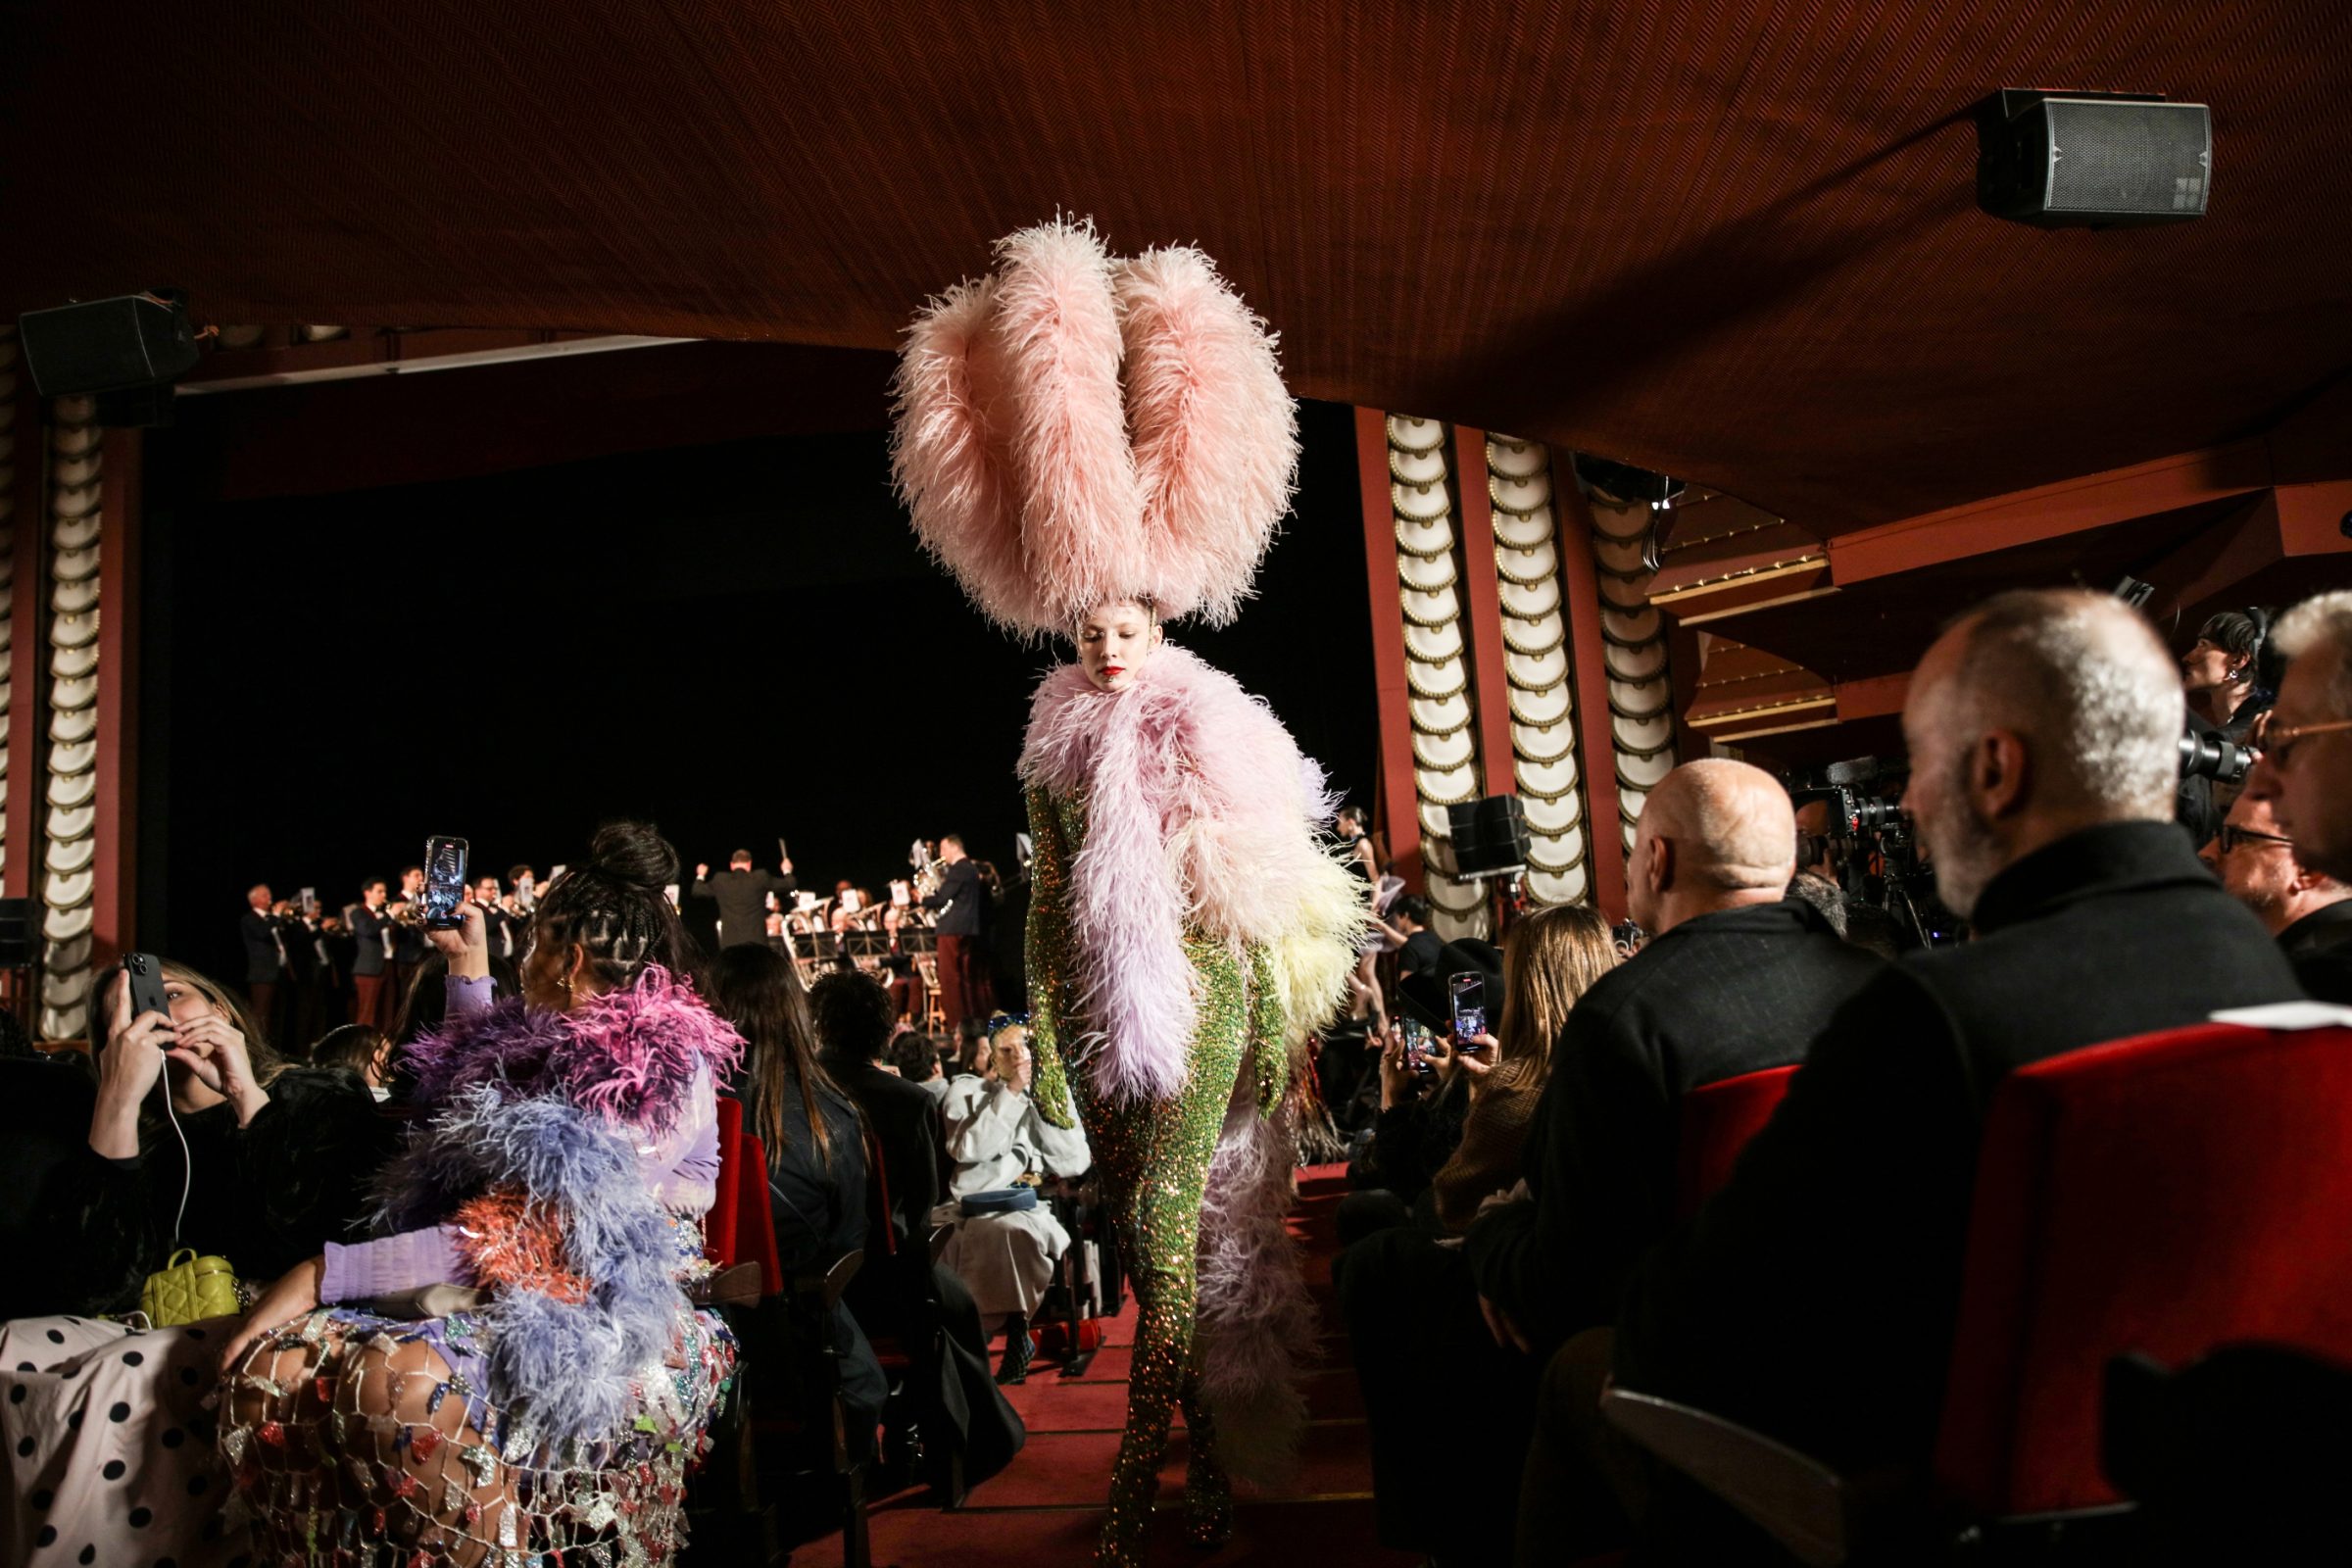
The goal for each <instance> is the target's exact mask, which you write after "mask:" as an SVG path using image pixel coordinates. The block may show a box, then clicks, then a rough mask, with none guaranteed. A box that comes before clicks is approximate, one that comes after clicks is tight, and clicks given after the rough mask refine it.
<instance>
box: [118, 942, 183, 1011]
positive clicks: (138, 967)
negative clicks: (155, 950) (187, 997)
mask: <svg viewBox="0 0 2352 1568" xmlns="http://www.w3.org/2000/svg"><path fill="white" fill-rule="evenodd" d="M123 983H124V984H125V985H127V986H129V987H130V1015H131V1016H132V1017H133V1018H136V1017H137V1016H139V1014H141V1013H143V1012H160V1013H162V1014H163V1015H164V1016H165V1017H167V1018H169V1017H171V1016H172V1003H171V999H169V998H168V997H166V996H165V995H164V965H163V961H162V960H161V959H159V958H157V957H156V956H155V955H154V954H152V953H125V954H124V955H123Z"/></svg>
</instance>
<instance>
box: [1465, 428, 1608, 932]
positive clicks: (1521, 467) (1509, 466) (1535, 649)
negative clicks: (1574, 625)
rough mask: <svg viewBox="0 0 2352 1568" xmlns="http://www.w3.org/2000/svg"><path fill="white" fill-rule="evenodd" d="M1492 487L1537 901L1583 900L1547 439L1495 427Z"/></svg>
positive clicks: (1585, 875)
mask: <svg viewBox="0 0 2352 1568" xmlns="http://www.w3.org/2000/svg"><path fill="white" fill-rule="evenodd" d="M1487 495H1488V498H1489V499H1490V500H1492V501H1493V502H1494V504H1495V586H1496V588H1497V589H1498V590H1499V592H1500V594H1501V598H1502V646H1503V650H1504V653H1503V669H1504V673H1505V674H1506V675H1507V676H1508V677H1509V683H1510V703H1511V770H1512V776H1513V778H1514V779H1515V780H1516V782H1517V784H1518V788H1519V799H1520V802H1521V804H1522V806H1523V807H1524V808H1525V809H1526V811H1527V831H1528V837H1529V848H1528V857H1527V859H1528V875H1527V891H1528V894H1529V896H1530V897H1531V898H1533V899H1534V900H1535V901H1536V902H1537V903H1538V904H1578V903H1584V902H1586V901H1587V900H1588V899H1589V898H1590V895H1591V883H1592V874H1591V870H1590V867H1588V865H1587V864H1586V859H1585V792H1584V781H1583V779H1582V777H1581V776H1580V775H1579V774H1578V772H1577V758H1576V698H1575V694H1574V689H1573V688H1572V687H1571V685H1570V684H1569V671H1568V617H1567V613H1566V610H1565V608H1564V607H1563V606H1562V604H1561V587H1560V558H1559V542H1558V539H1557V537H1556V535H1555V530H1554V527H1553V524H1552V515H1551V454H1550V452H1549V450H1548V449H1546V448H1545V447H1544V444H1543V443H1542V442H1540V441H1522V440H1520V439H1519V438H1518V437H1516V436H1508V435H1495V434H1494V433H1492V432H1490V433H1489V434H1488V436H1487Z"/></svg>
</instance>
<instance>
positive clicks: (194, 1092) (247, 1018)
mask: <svg viewBox="0 0 2352 1568" xmlns="http://www.w3.org/2000/svg"><path fill="white" fill-rule="evenodd" d="M163 987H164V997H165V1001H166V1005H167V1006H168V1007H169V1009H170V1010H169V1012H168V1014H167V1013H156V1012H147V1013H140V1014H138V1015H136V1016H133V1015H132V1013H131V1010H130V1007H131V1005H130V989H129V987H128V986H127V985H126V984H124V983H123V978H122V972H121V971H120V970H119V969H117V970H111V971H109V972H108V973H106V974H105V975H103V976H101V977H100V981H99V984H98V986H97V987H96V988H95V989H94V992H93V997H94V1004H93V1013H94V1016H95V1019H96V1021H97V1022H98V1023H99V1024H100V1025H101V1026H102V1027H104V1029H105V1031H106V1038H105V1043H104V1044H103V1045H102V1046H101V1047H100V1048H99V1052H98V1061H97V1069H98V1088H97V1094H96V1096H95V1097H94V1103H93V1102H90V1101H85V1102H84V1103H85V1105H88V1106H89V1109H88V1110H87V1113H86V1115H87V1119H86V1122H85V1124H84V1127H83V1129H82V1131H83V1133H84V1135H85V1137H86V1140H87V1142H86V1143H85V1144H84V1145H83V1147H82V1148H81V1149H80V1150H79V1151H77V1152H74V1155H73V1160H72V1162H71V1163H69V1164H68V1165H67V1166H66V1167H65V1168H64V1169H62V1170H60V1171H57V1172H54V1173H53V1181H52V1183H51V1186H50V1191H51V1192H52V1193H53V1194H54V1195H56V1196H59V1197H61V1198H62V1199H63V1200H64V1213H63V1214H62V1215H61V1216H59V1218H60V1220H61V1221H62V1222H63V1223H64V1224H66V1225H68V1226H70V1227H71V1228H72V1230H73V1233H74V1234H73V1242H72V1245H71V1247H70V1249H69V1250H68V1251H66V1252H65V1253H64V1254H62V1255H61V1256H60V1257H58V1258H56V1259H54V1260H49V1261H44V1262H43V1263H42V1264H41V1265H40V1266H37V1267H35V1266H32V1260H31V1259H20V1260H19V1261H20V1262H21V1263H23V1264H24V1265H25V1267H24V1268H23V1272H25V1273H27V1274H32V1275H37V1276H45V1277H46V1278H47V1280H48V1282H49V1283H50V1284H52V1285H54V1286H55V1287H57V1288H58V1289H59V1290H60V1291H61V1292H68V1293H75V1294H78V1296H79V1298H80V1299H78V1300H76V1301H73V1302H72V1303H71V1304H68V1303H67V1302H65V1301H61V1300H53V1301H52V1302H51V1303H50V1309H51V1310H57V1309H59V1308H60V1307H63V1308H64V1310H66V1311H68V1312H70V1313H72V1314H73V1315H71V1316H59V1317H26V1318H20V1319H18V1320H17V1321H15V1322H12V1323H9V1324H7V1325H6V1326H5V1327H4V1328H0V1355H4V1356H5V1360H4V1361H0V1364H4V1365H6V1366H8V1367H11V1368H13V1369H14V1370H13V1371H12V1372H10V1373H9V1374H7V1381H8V1383H9V1384H10V1386H11V1391H12V1392H11V1393H10V1394H9V1396H8V1397H7V1399H6V1400H5V1401H0V1442H5V1443H6V1445H7V1446H8V1449H9V1452H10V1453H11V1455H12V1459H11V1462H12V1463H13V1464H15V1465H16V1467H17V1469H16V1475H17V1477H18V1478H19V1482H20V1485H19V1487H18V1489H17V1496H18V1497H19V1498H21V1499H24V1500H25V1501H26V1502H27V1503H30V1502H32V1501H33V1500H34V1499H35V1498H36V1497H45V1498H47V1499H49V1500H48V1501H46V1502H42V1503H40V1504H39V1505H38V1509H39V1511H40V1512H41V1513H42V1514H43V1515H44V1516H45V1517H44V1518H43V1520H42V1523H41V1525H40V1526H39V1527H38V1528H41V1529H48V1530H54V1531H55V1532H57V1535H56V1537H55V1539H57V1540H58V1541H60V1542H61V1543H64V1542H67V1541H69V1540H70V1541H71V1543H72V1544H73V1546H74V1548H75V1549H76V1550H86V1551H88V1552H89V1553H90V1555H91V1556H92V1560H93V1561H96V1560H100V1558H101V1557H103V1560H105V1561H109V1562H130V1561H136V1562H141V1563H147V1562H153V1561H156V1560H158V1559H160V1558H167V1557H168V1558H173V1559H175V1560H178V1561H183V1562H184V1561H192V1560H193V1561H213V1560H218V1559H219V1558H221V1557H224V1556H227V1555H233V1554H234V1551H235V1548H234V1547H233V1546H232V1545H231V1544H230V1543H229V1541H228V1540H227V1539H226V1534H227V1530H228V1526H227V1525H226V1524H225V1522H224V1520H223V1518H222V1516H221V1502H222V1501H224V1500H225V1499H226V1496H227V1494H228V1489H229V1483H228V1478H227V1476H226V1475H225V1474H224V1473H222V1472H221V1469H220V1461H219V1458H218V1456H217V1454H216V1451H215V1449H214V1448H213V1446H212V1445H211V1444H210V1443H209V1442H206V1441H203V1440H202V1438H201V1436H200V1437H199V1440H198V1441H195V1442H189V1441H187V1440H188V1438H189V1436H190V1434H191V1433H196V1434H202V1433H205V1432H208V1431H209V1430H210V1417H209V1416H207V1415H206V1413H205V1412H204V1410H203V1409H202V1408H200V1401H202V1400H204V1399H206V1398H208V1397H209V1396H210V1395H211V1393H212V1390H213V1389H214V1387H215V1386H216V1383H217V1380H218V1377H219V1373H220V1353H221V1346H222V1344H223V1342H224V1340H225V1339H226V1337H227V1333H228V1331H229V1330H230V1329H233V1328H234V1326H235V1325H234V1323H233V1322H225V1323H224V1322H213V1323H210V1324H209V1325H207V1324H190V1325H182V1326H177V1327H167V1328H156V1329H150V1330H146V1331H143V1332H141V1331H134V1330H132V1329H129V1328H126V1327H125V1326H124V1325H123V1324H121V1323H115V1322H109V1321H106V1320H104V1319H100V1318H95V1317H91V1316H87V1315H85V1314H87V1313H88V1312H90V1311H92V1310H93V1309H95V1310H104V1311H110V1312H123V1311H129V1310H131V1309H133V1308H136V1307H138V1306H139V1305H140V1292H141V1287H142V1285H143V1284H144V1282H145V1281H146V1279H147V1277H148V1275H150V1274H152V1273H155V1272H157V1271H160V1270H162V1269H165V1268H166V1267H168V1266H169V1265H170V1262H171V1258H172V1251H173V1250H174V1248H186V1249H189V1250H192V1251H193V1252H194V1253H195V1254H196V1255H197V1256H199V1257H221V1258H225V1259H226V1260H227V1262H228V1264H229V1266H230V1267H231V1268H232V1269H233V1270H234V1272H235V1275H236V1278H237V1280H238V1281H239V1282H240V1283H242V1284H249V1285H256V1286H261V1287H264V1288H267V1287H268V1285H269V1282H270V1280H271V1279H273V1278H275V1277H277V1276H278V1275H280V1274H283V1273H284V1272H286V1271H287V1270H289V1269H291V1268H293V1267H295V1266H296V1265H297V1264H298V1263H302V1262H303V1261H304V1260H306V1259H308V1258H309V1257H311V1256H313V1255H314V1254H316V1253H317V1252H318V1250H319V1249H320V1248H321V1247H323V1246H325V1245H327V1244H330V1243H334V1242H340V1241H344V1240H347V1239H349V1238H351V1237H352V1236H353V1235H355V1234H356V1232H357V1228H358V1225H359V1223H360V1221H361V1220H362V1219H363V1217H364V1216H365V1214H366V1212H367V1211H368V1208H369V1207H370V1203H369V1198H368V1182H369V1180H370V1178H371V1177H372V1176H373V1175H374V1173H375V1170H376V1167H377V1166H378V1165H379V1164H380V1163H381V1162H382V1161H383V1159H384V1158H385V1156H386V1155H388V1154H389V1152H390V1149H391V1136H392V1132H393V1129H392V1126H391V1124H390V1123H389V1122H387V1121H385V1120H384V1119H382V1118H380V1117H379V1116H378V1115H377V1113H376V1109H375V1104H374V1102H373V1101H371V1100H369V1099H368V1096H367V1094H366V1093H364V1092H363V1091H362V1089H361V1088H360V1086H359V1085H358V1084H357V1083H356V1082H355V1081H354V1080H353V1079H352V1078H351V1077H350V1076H349V1075H348V1074H345V1073H341V1072H322V1071H317V1070H314V1069H311V1068H304V1067H288V1066H286V1065H284V1064H283V1063H282V1062H281V1061H280V1060H279V1059H278V1057H277V1055H276V1054H275V1053H274V1052H272V1051H271V1050H270V1046H269V1043H268V1041H267V1040H266V1039H265V1038H264V1037H263V1035H262V1032H261V1030H260V1028H259V1026H258V1025H257V1024H256V1023H255V1022H254V1021H253V1018H252V1015H251V1014H250V1013H249V1012H248V1011H247V1010H246V1008H245V1005H244V1004H243V1002H242V1001H241V1000H240V999H238V998H236V997H234V996H232V995H231V994H230V993H229V992H227V991H226V990H224V989H223V988H222V987H221V986H220V985H218V984H216V983H215V982H214V981H212V980H210V979H208V978H206V977H205V976H203V975H201V974H198V973H197V972H196V971H194V970H192V969H189V968H187V967H185V966H184V965H181V964H177V963H172V962H170V961H166V962H165V963H164V965H163ZM60 1070H61V1071H62V1070H64V1069H60ZM183 1140H184V1145H183ZM69 1411H70V1412H71V1414H70V1415H69V1413H68V1412H69ZM84 1412H97V1413H98V1414H99V1415H100V1416H109V1415H111V1419H94V1420H90V1421H86V1422H85V1421H83V1420H82V1419H81V1417H82V1414H83V1413H84ZM126 1469H127V1471H128V1472H129V1473H130V1475H131V1476H132V1477H133V1478H134V1479H133V1482H132V1484H130V1485H124V1484H122V1478H123V1474H124V1472H125V1470H126ZM33 1478H37V1484H36V1483H35V1481H34V1479H33ZM34 1528H35V1527H33V1526H31V1525H30V1524H29V1522H27V1524H26V1528H25V1537H26V1538H28V1539H34V1540H37V1539H38V1538H37V1537H35V1536H34V1534H33V1530H34ZM33 1560H34V1561H36V1562H37V1561H40V1560H41V1558H40V1556H39V1555H38V1554H37V1553H36V1555H35V1557H34V1559H33ZM64 1560H70V1559H64Z"/></svg>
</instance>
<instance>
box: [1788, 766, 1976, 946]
mask: <svg viewBox="0 0 2352 1568" xmlns="http://www.w3.org/2000/svg"><path fill="white" fill-rule="evenodd" d="M1909 777H1910V769H1909V767H1908V766H1907V765H1905V764H1904V763H1901V762H1883V761H1881V760H1879V759H1878V758H1875V757H1856V758H1852V759H1849V760H1846V761H1842V762H1832V763H1831V764H1830V765H1829V766H1828V767H1826V768H1824V769H1822V771H1821V774H1820V776H1819V777H1818V778H1813V777H1807V776H1802V775H1800V776H1798V777H1794V778H1791V779H1789V781H1788V784H1789V799H1790V800H1791V801H1792V802H1794V803H1795V804H1796V805H1797V806H1800V807H1801V806H1805V805H1807V804H1809V803H1811V802H1813V801H1826V802H1828V803H1829V808H1830V821H1829V831H1828V832H1827V833H1826V834H1824V835H1823V837H1824V838H1826V839H1827V840H1828V841H1829V844H1830V848H1831V850H1832V852H1833V859H1834V861H1835V863H1836V864H1837V865H1838V873H1839V874H1838V887H1839V888H1840V889H1841V890H1842V891H1843V892H1844V894H1845V897H1846V900H1847V902H1848V903H1850V904H1864V905H1869V906H1871V907H1874V908H1879V909H1884V910H1886V911H1887V914H1888V915H1890V916H1891V917H1892V918H1893V919H1894V922H1895V923H1896V924H1897V925H1898V926H1900V927H1901V928H1902V929H1903V931H1904V932H1905V933H1907V934H1908V935H1909V936H1910V937H1911V938H1912V939H1913V940H1914V941H1916V942H1917V943H1918V944H1919V945H1920V946H1921V947H1927V948H1932V947H1937V946H1940V945H1942V944H1945V943H1949V942H1957V941H1958V940H1959V939H1960V936H1961V932H1962V930H1963V925H1962V922H1961V920H1960V917H1959V916H1958V915H1955V914H1953V913H1952V912H1951V911H1950V910H1949V909H1947V908H1945V907H1943V905H1942V903H1941V902H1940V901H1938V900H1937V899H1936V877H1935V873H1934V872H1933V871H1931V870H1930V869H1929V868H1928V864H1927V862H1926V861H1925V860H1923V859H1922V858H1920V853H1919V838H1918V835H1917V834H1916V833H1914V832H1913V830H1912V826H1911V814H1910V813H1909V812H1908V811H1905V810H1904V809H1903V807H1902V795H1903V785H1904V783H1905V781H1906V780H1907V779H1908V778H1909ZM1801 858H1807V859H1809V858H1810V857H1801Z"/></svg>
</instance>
